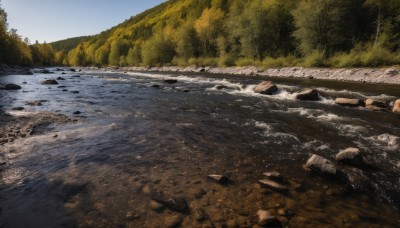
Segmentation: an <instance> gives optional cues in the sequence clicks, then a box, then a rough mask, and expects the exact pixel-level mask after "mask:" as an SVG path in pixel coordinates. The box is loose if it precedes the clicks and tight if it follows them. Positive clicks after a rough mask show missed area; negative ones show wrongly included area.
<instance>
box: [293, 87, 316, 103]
mask: <svg viewBox="0 0 400 228" xmlns="http://www.w3.org/2000/svg"><path fill="white" fill-rule="evenodd" d="M296 98H297V99H298V100H302V101H317V100H319V93H318V90H316V89H307V90H304V91H302V92H301V93H299V94H297V96H296Z"/></svg>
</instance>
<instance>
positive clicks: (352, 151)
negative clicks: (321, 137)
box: [336, 147, 364, 166]
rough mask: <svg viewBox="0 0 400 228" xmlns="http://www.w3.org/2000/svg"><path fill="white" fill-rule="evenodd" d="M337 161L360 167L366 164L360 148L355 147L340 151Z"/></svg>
mask: <svg viewBox="0 0 400 228" xmlns="http://www.w3.org/2000/svg"><path fill="white" fill-rule="evenodd" d="M336 161H339V162H343V163H347V164H350V165H358V166H361V165H363V164H364V160H363V157H362V155H361V152H360V150H359V149H358V148H353V147H350V148H347V149H345V150H342V151H340V152H339V153H338V154H337V155H336Z"/></svg>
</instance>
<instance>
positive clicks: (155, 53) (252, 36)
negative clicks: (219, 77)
mask: <svg viewBox="0 0 400 228" xmlns="http://www.w3.org/2000/svg"><path fill="white" fill-rule="evenodd" d="M7 34H8V36H9V37H11V33H10V32H8V33H6V35H7ZM1 39H3V38H1ZM17 43H18V42H17ZM22 46H23V45H22ZM54 47H56V48H55V49H56V50H55V53H54V56H55V58H54V61H55V62H56V63H58V64H65V65H79V66H89V65H97V66H104V65H113V66H129V65H193V64H195V65H219V66H231V65H238V66H242V65H261V66H269V67H272V66H292V65H302V66H334V67H350V66H382V65H394V64H399V63H400V1H399V0H197V1H193V0H169V1H166V2H165V3H163V4H160V5H159V6H157V7H155V8H152V9H150V10H148V11H145V12H143V13H141V14H139V15H137V16H135V17H132V18H130V19H129V20H126V21H125V22H123V23H122V24H120V25H118V26H116V27H114V28H111V29H109V30H107V31H105V32H102V33H100V34H98V35H96V36H93V37H84V38H77V39H74V40H66V41H60V42H57V43H55V44H54ZM72 47H74V48H72ZM31 50H33V48H31ZM2 53H3V52H2ZM27 59H29V58H27ZM33 61H34V62H35V61H37V60H35V58H33ZM42 63H43V62H42Z"/></svg>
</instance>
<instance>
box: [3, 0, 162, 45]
mask: <svg viewBox="0 0 400 228" xmlns="http://www.w3.org/2000/svg"><path fill="white" fill-rule="evenodd" d="M0 1H1V5H2V8H4V9H5V10H6V12H7V14H8V24H9V27H10V28H15V29H17V30H18V34H20V35H21V36H22V37H28V38H29V39H30V40H31V42H32V43H34V42H35V41H36V40H38V41H39V42H41V43H42V42H44V41H46V42H52V41H57V40H62V39H66V38H71V37H77V36H83V35H94V34H97V33H100V32H101V31H104V30H106V29H108V28H111V27H113V26H115V25H117V24H119V23H121V22H123V21H124V20H125V19H129V18H130V17H131V16H134V15H137V14H138V13H141V12H143V11H145V10H146V9H149V8H152V7H154V6H156V5H158V4H160V3H162V2H164V0H0Z"/></svg>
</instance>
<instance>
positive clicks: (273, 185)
mask: <svg viewBox="0 0 400 228" xmlns="http://www.w3.org/2000/svg"><path fill="white" fill-rule="evenodd" d="M259 183H260V184H261V185H262V186H263V187H266V188H269V189H271V190H274V191H287V190H288V188H287V187H286V186H283V185H281V184H278V183H276V182H275V181H272V180H267V179H264V180H260V181H259Z"/></svg>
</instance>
